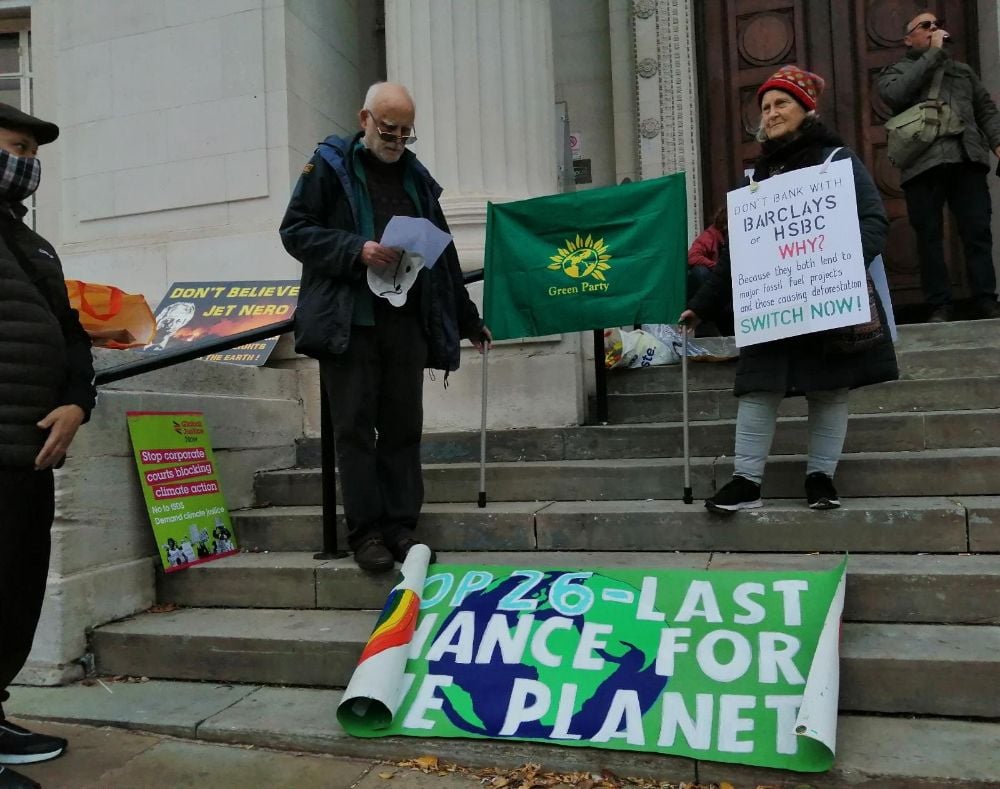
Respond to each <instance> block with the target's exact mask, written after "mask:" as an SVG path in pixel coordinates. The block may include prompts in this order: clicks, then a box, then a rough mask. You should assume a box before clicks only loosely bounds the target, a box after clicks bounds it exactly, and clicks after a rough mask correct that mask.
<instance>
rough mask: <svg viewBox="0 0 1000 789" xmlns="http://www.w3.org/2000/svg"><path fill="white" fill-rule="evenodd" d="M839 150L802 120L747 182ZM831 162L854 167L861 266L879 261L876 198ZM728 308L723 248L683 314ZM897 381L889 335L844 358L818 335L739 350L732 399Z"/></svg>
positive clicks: (861, 172) (880, 213) (869, 186)
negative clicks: (847, 168)
mask: <svg viewBox="0 0 1000 789" xmlns="http://www.w3.org/2000/svg"><path fill="white" fill-rule="evenodd" d="M841 147H843V143H842V142H841V141H840V139H839V138H838V137H837V136H836V135H835V134H833V133H832V132H830V131H829V130H828V129H827V128H826V127H825V126H823V125H822V124H821V123H820V122H819V121H816V120H812V119H806V121H805V122H804V123H803V125H802V126H801V127H800V130H799V133H798V134H796V135H794V136H793V138H792V139H782V140H776V141H774V142H771V141H768V142H766V143H764V145H763V146H762V149H763V155H762V156H761V157H760V158H759V159H758V160H757V162H756V166H755V168H754V180H755V181H763V180H764V179H766V178H770V177H771V176H772V175H777V174H779V173H783V172H788V171H790V170H798V169H801V168H803V167H812V166H815V165H817V164H821V163H822V162H823V161H824V160H825V159H826V158H827V156H829V155H830V153H831V152H832V151H833V150H834V149H835V148H841ZM833 158H834V160H835V161H836V160H839V159H846V158H850V159H851V161H852V163H853V165H854V189H855V192H856V195H857V201H858V222H859V224H860V226H861V244H862V248H863V250H864V257H865V266H868V265H870V264H871V262H872V260H874V259H875V258H876V257H877V256H878V255H879V254H880V253H881V251H882V247H883V245H884V244H885V237H886V233H887V231H888V226H889V222H888V220H887V219H886V215H885V209H884V207H883V205H882V198H881V197H880V196H879V193H878V188H877V187H876V186H875V183H874V182H873V181H872V178H871V176H870V175H869V174H868V170H867V169H865V166H864V164H862V162H861V160H860V159H858V158H857V156H855V155H854V154H853V153H852V152H851V151H850V150H849V149H847V148H844V149H843V150H841V151H839V152H838V153H837V154H836V156H834V157H833ZM731 301H732V280H731V278H730V260H729V249H728V247H726V248H725V249H724V250H723V252H722V254H721V255H720V260H719V263H718V265H716V267H715V269H714V270H713V275H712V278H711V279H710V280H708V281H707V282H706V283H705V285H704V286H702V287H701V288H700V289H699V290H698V292H697V293H696V294H695V295H694V296H693V297H692V298H691V300H690V301H689V303H688V309H691V310H693V311H694V312H695V313H696V314H697V315H698V316H699V317H701V318H713V317H715V316H716V315H717V313H718V312H719V310H720V309H722V307H724V306H725V305H726V304H728V303H731ZM876 303H877V306H878V310H879V315H880V317H881V318H882V325H883V326H884V325H885V322H886V318H885V310H884V308H883V307H882V304H881V303H880V302H878V299H877V298H876ZM898 377H899V368H898V367H897V364H896V353H895V351H894V350H893V347H892V340H891V339H890V338H889V336H888V332H886V335H885V337H884V338H883V340H882V341H881V342H880V343H879V344H878V345H876V346H875V347H873V348H870V349H868V350H866V351H863V352H861V353H855V354H850V355H845V354H842V353H836V352H834V351H832V350H831V349H830V346H829V343H827V342H825V341H824V332H815V333H812V334H802V335H798V336H796V337H786V338H784V339H780V340H772V341H771V342H762V343H760V344H758V345H748V346H746V347H744V348H741V349H740V358H739V361H738V362H737V365H736V382H735V385H734V387H733V392H734V394H735V395H736V396H737V397H738V396H740V395H743V394H747V393H749V392H782V393H784V394H786V395H802V394H805V393H806V392H817V391H827V390H830V389H840V388H843V387H849V388H851V389H853V388H855V387H858V386H866V385H868V384H874V383H879V382H881V381H893V380H895V379H897V378H898Z"/></svg>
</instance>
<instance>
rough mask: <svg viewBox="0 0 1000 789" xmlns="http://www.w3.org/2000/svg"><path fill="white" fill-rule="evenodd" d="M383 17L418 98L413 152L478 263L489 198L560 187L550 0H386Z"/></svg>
mask: <svg viewBox="0 0 1000 789" xmlns="http://www.w3.org/2000/svg"><path fill="white" fill-rule="evenodd" d="M385 17H386V20H385V27H386V33H385V35H386V66H387V72H388V77H389V79H390V80H393V81H397V82H401V83H403V84H404V85H406V86H407V87H408V88H409V89H410V92H411V93H412V94H413V97H414V99H415V100H416V103H417V118H416V129H417V136H418V138H419V139H418V141H417V143H416V144H415V145H414V149H413V150H414V152H415V153H416V154H417V156H419V157H420V160H421V161H422V162H423V163H424V164H425V165H427V167H428V169H430V171H431V173H432V174H433V175H434V177H435V178H436V179H437V180H438V182H439V183H440V184H441V185H442V186H443V187H444V190H445V191H444V196H443V200H442V205H443V207H444V209H445V213H446V214H447V216H448V221H449V223H450V224H451V227H452V230H453V231H454V233H455V236H456V242H457V244H458V247H459V252H460V253H461V255H462V262H463V265H464V266H465V267H467V268H478V267H479V266H481V265H482V258H483V242H484V240H485V222H486V202H487V200H493V201H504V200H517V199H521V198H524V197H531V196H535V195H541V194H550V193H551V192H554V191H555V189H556V147H555V130H554V128H555V126H554V124H555V121H554V113H555V107H554V105H555V88H554V77H553V65H552V19H551V10H550V7H549V3H548V0H386V4H385Z"/></svg>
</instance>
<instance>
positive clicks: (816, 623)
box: [338, 562, 846, 771]
mask: <svg viewBox="0 0 1000 789" xmlns="http://www.w3.org/2000/svg"><path fill="white" fill-rule="evenodd" d="M408 564H409V562H408ZM845 566H846V563H844V564H841V565H840V567H838V568H836V569H834V570H832V571H828V572H795V571H789V572H736V571H704V570H701V571H699V570H633V569H605V570H579V569H573V570H558V569H538V568H530V569H527V568H516V567H496V566H457V565H454V566H453V565H438V564H435V565H433V566H432V567H431V568H430V569H429V571H428V575H427V577H426V579H425V580H424V583H423V585H422V595H421V600H420V603H419V605H420V616H419V619H418V620H417V622H416V627H415V629H414V630H413V631H412V638H411V639H410V640H409V642H408V644H409V661H408V662H407V663H406V666H405V672H404V673H403V676H402V680H401V681H400V680H399V679H398V678H397V677H392V676H387V672H384V671H383V672H382V674H383V676H382V677H381V678H377V677H376V676H375V674H374V673H373V672H371V671H369V670H368V669H367V668H366V664H367V663H368V660H369V659H370V655H371V654H372V652H373V650H375V651H377V650H376V648H375V647H374V645H375V644H376V643H377V642H382V643H388V642H386V641H385V639H386V638H387V635H388V634H389V633H390V632H392V633H395V634H396V636H397V638H396V639H395V640H394V641H392V646H394V647H398V646H399V645H400V644H402V643H405V642H404V640H403V639H402V635H401V625H400V624H399V623H401V622H402V621H403V619H404V617H402V615H399V614H398V610H397V609H399V600H397V599H396V598H390V603H389V604H388V605H387V609H386V611H383V614H382V616H381V617H380V618H379V622H378V624H377V625H376V628H375V631H374V633H373V634H372V640H371V641H370V642H369V644H368V646H367V647H366V648H365V651H364V653H363V654H362V658H361V662H360V664H359V668H358V671H359V672H361V671H365V672H366V673H367V676H368V682H369V683H377V682H378V681H381V682H384V683H386V687H387V688H391V689H393V690H392V692H389V693H388V696H389V697H390V698H388V700H385V699H386V697H385V696H383V701H382V703H379V704H371V705H369V704H368V703H366V702H364V701H363V702H362V703H361V704H360V705H359V704H358V703H357V697H358V696H359V695H361V696H365V697H367V698H368V699H372V698H375V696H376V694H375V693H374V692H371V690H370V688H368V689H366V690H367V692H365V693H362V694H358V693H356V692H353V691H354V690H355V689H356V688H357V685H356V682H355V679H352V680H351V685H350V686H349V691H352V692H351V693H348V694H345V699H344V700H343V702H342V703H341V706H340V710H339V711H338V717H339V719H340V721H341V723H342V724H343V725H344V727H345V729H346V730H347V731H348V732H349V733H351V734H353V735H355V736H359V737H381V736H387V735H413V736H420V737H472V738H479V737H488V738H499V739H512V740H528V741H536V742H547V743H552V744H560V745H570V746H593V747H599V748H610V749H618V750H634V751H647V752H655V753H664V754H673V755H680V756H688V757H691V758H697V759H711V760H716V761H722V762H738V763H745V764H753V765H761V766H767V767H776V768H783V769H790V770H800V771H822V770H826V769H828V768H829V767H830V766H831V764H832V763H833V756H834V752H835V749H836V725H837V695H838V690H839V673H838V637H839V627H840V615H841V611H842V609H843V596H844V579H845ZM417 572H418V570H417V568H413V567H407V566H404V576H406V575H407V574H408V573H411V574H413V576H414V577H417ZM399 594H400V588H399V587H397V589H396V590H394V591H393V595H397V596H398V595H399ZM394 601H395V602H394ZM411 602H412V601H411ZM390 609H391V610H390ZM387 612H388V613H387ZM392 621H396V622H397V625H396V626H394V627H390V626H389V623H391V622H392Z"/></svg>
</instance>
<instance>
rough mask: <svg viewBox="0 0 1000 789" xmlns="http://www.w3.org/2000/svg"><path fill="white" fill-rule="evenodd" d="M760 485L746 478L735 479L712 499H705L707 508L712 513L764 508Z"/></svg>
mask: <svg viewBox="0 0 1000 789" xmlns="http://www.w3.org/2000/svg"><path fill="white" fill-rule="evenodd" d="M763 504H764V502H762V501H761V500H760V485H758V484H757V483H756V482H751V481H750V480H748V479H747V478H746V477H733V478H732V479H731V480H730V481H729V482H728V483H726V484H725V485H723V486H722V488H721V489H720V490H719V492H718V493H716V494H715V495H714V496H712V498H710V499H705V506H706V507H707V508H708V509H709V510H711V511H712V512H722V513H726V514H728V513H730V512H738V511H739V510H753V509H756V508H757V507H761V506H763Z"/></svg>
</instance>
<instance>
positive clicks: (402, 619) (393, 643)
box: [358, 589, 420, 666]
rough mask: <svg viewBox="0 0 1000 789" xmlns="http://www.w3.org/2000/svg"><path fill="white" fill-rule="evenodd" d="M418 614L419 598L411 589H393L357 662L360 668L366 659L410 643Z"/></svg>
mask: <svg viewBox="0 0 1000 789" xmlns="http://www.w3.org/2000/svg"><path fill="white" fill-rule="evenodd" d="M419 613H420V596H419V595H417V593H416V592H414V591H412V590H411V589H393V590H392V593H391V594H390V595H389V599H388V600H386V603H385V607H384V608H383V609H382V613H381V614H380V615H379V618H378V622H376V623H375V629H374V630H372V634H371V636H370V637H369V639H368V643H367V644H366V645H365V650H364V652H362V653H361V658H360V659H359V660H358V665H359V666H360V665H361V664H362V663H364V662H365V661H366V660H368V658H370V657H373V656H374V655H378V654H379V653H381V652H384V651H385V650H387V649H391V648H392V647H398V646H402V645H403V644H407V643H409V641H410V638H411V637H412V636H413V631H414V629H415V628H416V625H417V614H419Z"/></svg>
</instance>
